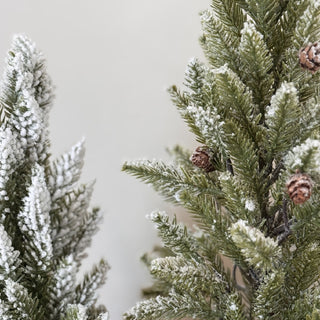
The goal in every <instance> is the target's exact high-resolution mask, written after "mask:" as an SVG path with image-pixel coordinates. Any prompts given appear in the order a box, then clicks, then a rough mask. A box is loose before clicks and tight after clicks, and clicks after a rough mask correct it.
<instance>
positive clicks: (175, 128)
mask: <svg viewBox="0 0 320 320" xmlns="http://www.w3.org/2000/svg"><path fill="white" fill-rule="evenodd" d="M209 2H210V1H209V0H161V1H158V0H157V1H156V0H113V1H111V0H91V1H85V0H72V1H71V0H55V1H44V0H29V1H28V0H23V1H22V0H21V1H18V0H11V1H1V2H0V39H1V41H0V60H1V61H3V60H4V57H5V55H6V52H7V50H8V48H9V46H10V41H11V37H12V35H13V34H14V33H19V32H23V33H26V34H27V35H28V36H29V37H31V38H32V39H33V40H34V41H35V42H36V43H37V45H38V47H39V48H41V49H42V50H43V52H44V53H45V56H46V58H47V61H48V68H49V72H50V74H51V76H52V78H53V81H54V83H55V85H56V100H55V105H54V108H53V109H52V113H51V123H50V131H51V141H52V153H53V155H54V156H57V155H59V154H60V153H62V152H65V151H66V150H67V149H68V148H69V147H71V146H72V145H73V144H74V143H76V142H77V141H78V140H79V139H80V138H81V137H82V136H85V137H86V141H87V142H86V147H87V153H86V158H85V167H84V171H83V176H82V181H90V180H92V179H94V178H96V179H97V182H96V188H95V193H94V198H93V201H92V204H97V205H99V206H101V207H102V208H103V209H104V211H105V219H104V222H103V225H102V226H101V229H100V232H99V234H97V235H96V236H95V238H94V241H93V244H92V247H91V248H90V250H89V254H90V255H89V258H88V259H87V260H86V261H85V263H84V268H83V269H84V270H88V269H89V268H90V265H91V264H92V263H93V262H94V261H97V260H98V259H99V258H100V257H101V256H104V257H106V258H107V259H108V261H109V263H110V264H111V266H112V270H111V271H110V272H109V274H108V281H107V283H106V285H105V286H104V288H103V289H101V290H100V292H99V293H100V300H99V301H100V302H101V303H104V304H105V305H106V306H107V307H108V309H109V311H110V313H111V319H120V318H121V314H122V313H123V312H124V311H126V310H128V309H129V308H130V307H131V306H133V305H134V304H135V302H136V301H137V300H139V299H140V288H141V287H143V286H146V285H148V284H149V283H150V278H149V276H148V273H147V271H146V270H145V268H144V266H143V265H142V263H141V262H140V260H139V259H140V256H141V255H142V254H143V253H144V252H145V251H149V250H151V249H152V247H153V245H154V244H156V243H157V241H158V239H157V236H156V232H155V230H154V228H153V226H152V224H151V223H150V222H149V221H148V220H146V218H145V215H146V214H148V213H150V212H151V211H153V210H154V209H157V208H159V209H161V210H167V211H169V212H171V213H173V212H175V211H176V209H175V208H173V207H171V206H169V205H168V204H165V203H164V201H163V200H162V199H161V198H160V197H159V196H158V195H156V193H155V192H154V191H153V190H152V189H151V188H149V187H147V186H146V185H144V184H143V183H141V182H139V181H136V180H135V179H134V178H132V177H130V176H127V175H126V174H124V173H122V172H121V171H120V170H121V164H122V163H123V161H124V160H126V159H129V160H130V159H131V160H133V159H138V158H148V159H153V158H157V159H159V158H162V159H166V158H167V156H166V153H165V148H166V147H167V146H169V147H170V146H173V145H175V144H176V143H178V144H181V145H184V146H187V147H189V148H192V147H194V146H195V143H194V139H193V137H192V135H191V134H189V133H188V132H187V128H186V125H185V124H184V123H183V121H182V120H181V119H180V118H179V115H178V112H177V111H176V110H175V108H174V107H173V106H172V104H171V102H170V99H169V96H168V94H167V92H166V88H167V87H168V86H169V85H171V84H178V85H181V83H182V82H183V75H184V71H185V67H186V64H187V63H188V61H189V60H190V58H192V57H200V59H202V53H201V50H200V46H199V44H198V37H199V36H200V33H201V28H200V22H199V16H198V13H199V12H200V11H201V10H204V9H206V8H208V7H209ZM2 69H3V64H2V65H1V70H2ZM1 70H0V71H1Z"/></svg>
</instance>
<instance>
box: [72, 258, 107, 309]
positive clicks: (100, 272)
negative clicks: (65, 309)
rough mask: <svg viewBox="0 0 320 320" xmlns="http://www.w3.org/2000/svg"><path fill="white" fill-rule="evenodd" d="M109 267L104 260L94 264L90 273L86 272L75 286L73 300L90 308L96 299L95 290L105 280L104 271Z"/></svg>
mask: <svg viewBox="0 0 320 320" xmlns="http://www.w3.org/2000/svg"><path fill="white" fill-rule="evenodd" d="M109 269H110V267H109V265H108V263H107V262H106V261H105V260H103V259H102V260H101V261H100V262H99V264H97V265H95V266H94V267H93V269H92V271H91V272H90V273H86V274H85V275H84V278H83V280H82V282H81V283H80V284H79V285H77V287H76V288H75V297H74V301H75V302H76V303H80V304H82V305H84V306H86V307H87V308H90V307H91V306H92V305H94V304H95V303H96V301H97V294H96V290H97V289H98V288H100V286H102V285H103V284H104V283H105V281H106V273H107V271H108V270H109Z"/></svg>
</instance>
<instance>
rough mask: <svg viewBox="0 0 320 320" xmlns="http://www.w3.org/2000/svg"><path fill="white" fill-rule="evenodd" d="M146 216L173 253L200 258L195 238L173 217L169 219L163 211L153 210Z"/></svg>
mask: <svg viewBox="0 0 320 320" xmlns="http://www.w3.org/2000/svg"><path fill="white" fill-rule="evenodd" d="M148 218H149V219H150V220H151V221H152V222H154V223H155V227H156V229H157V230H158V232H159V235H160V237H161V239H162V241H163V243H164V245H165V246H166V247H167V248H169V249H170V250H171V251H173V252H174V253H175V254H181V255H183V256H185V257H191V258H193V259H195V260H199V259H201V258H200V256H199V254H198V252H197V251H198V249H199V246H198V243H197V239H196V238H195V237H194V236H193V235H192V234H191V233H190V232H189V231H188V229H187V228H186V227H185V226H183V225H182V224H178V223H177V220H176V219H175V218H174V219H173V220H172V221H170V218H169V216H168V215H167V214H166V213H165V212H153V213H151V214H150V215H149V216H148Z"/></svg>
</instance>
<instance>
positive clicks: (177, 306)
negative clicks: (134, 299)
mask: <svg viewBox="0 0 320 320" xmlns="http://www.w3.org/2000/svg"><path fill="white" fill-rule="evenodd" d="M221 316H222V314H220V313H219V312H216V311H214V310H212V309H211V306H210V305H209V304H208V303H205V304H203V303H200V302H198V301H195V300H194V299H192V298H190V297H189V296H187V295H180V294H177V293H175V292H171V293H170V295H169V296H168V297H161V296H158V297H157V298H154V299H149V300H145V301H141V302H139V303H138V304H137V305H136V306H135V307H133V308H132V309H131V310H129V311H128V312H127V313H125V314H124V319H125V320H151V319H154V320H156V319H159V320H160V319H182V318H184V317H192V318H196V319H203V320H207V319H215V318H219V317H221Z"/></svg>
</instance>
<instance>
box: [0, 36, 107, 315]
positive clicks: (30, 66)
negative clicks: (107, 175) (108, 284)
mask: <svg viewBox="0 0 320 320" xmlns="http://www.w3.org/2000/svg"><path fill="white" fill-rule="evenodd" d="M52 98H53V91H52V85H51V80H50V78H49V76H48V74H47V71H46V67H45V61H44V58H43V56H42V54H41V53H40V52H39V51H38V50H37V49H36V48H35V45H34V44H33V43H32V42H31V41H30V40H29V39H28V38H27V37H25V36H23V35H18V36H15V37H14V39H13V44H12V48H11V50H10V51H9V53H8V58H7V61H6V67H5V72H4V79H3V83H2V87H1V94H0V106H1V124H0V208H1V210H0V252H1V256H0V318H1V319H3V320H21V319H28V320H30V319H33V320H43V319H46V320H47V319H48V320H50V319H52V320H85V319H87V320H98V319H99V320H102V319H107V312H106V309H105V307H104V306H96V300H97V297H96V293H95V291H96V289H97V288H98V287H99V286H100V285H101V284H102V283H103V282H104V281H105V274H106V271H107V270H108V268H109V267H108V264H107V263H106V261H104V260H101V261H100V263H99V264H97V265H96V266H94V267H93V269H92V271H91V272H89V273H87V274H85V276H84V278H83V279H82V280H80V281H78V280H77V279H76V275H77V272H78V271H79V268H80V265H81V260H82V259H83V258H84V257H85V252H84V251H85V249H86V248H87V247H88V245H89V244H90V241H91V237H92V235H93V234H94V233H95V232H96V230H97V225H98V222H99V220H100V218H101V211H100V210H99V209H98V208H93V209H89V202H90V197H91V194H92V191H93V185H92V184H86V185H78V180H79V177H80V173H81V168H82V165H83V157H84V143H83V141H81V142H79V143H78V144H76V145H75V146H74V147H73V148H72V149H71V150H70V152H68V153H66V154H64V155H63V156H62V157H61V158H59V159H57V160H55V161H51V160H50V154H49V141H48V112H49V109H50V106H51V102H52Z"/></svg>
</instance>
